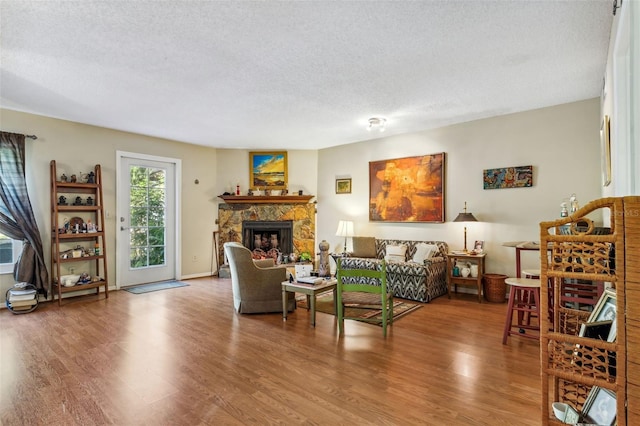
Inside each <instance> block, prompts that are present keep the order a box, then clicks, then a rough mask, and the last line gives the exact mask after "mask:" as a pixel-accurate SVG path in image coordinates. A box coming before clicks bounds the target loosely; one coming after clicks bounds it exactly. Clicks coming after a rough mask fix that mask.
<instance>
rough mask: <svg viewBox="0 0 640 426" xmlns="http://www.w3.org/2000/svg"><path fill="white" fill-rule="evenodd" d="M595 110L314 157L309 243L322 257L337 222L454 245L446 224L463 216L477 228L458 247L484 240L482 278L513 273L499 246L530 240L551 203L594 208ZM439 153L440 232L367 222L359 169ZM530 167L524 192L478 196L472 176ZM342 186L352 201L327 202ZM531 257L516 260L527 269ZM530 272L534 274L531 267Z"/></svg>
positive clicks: (454, 232) (557, 112) (534, 255)
mask: <svg viewBox="0 0 640 426" xmlns="http://www.w3.org/2000/svg"><path fill="white" fill-rule="evenodd" d="M599 112H600V101H599V99H592V100H588V101H582V102H576V103H571V104H566V105H560V106H555V107H550V108H543V109H538V110H534V111H528V112H523V113H518V114H511V115H505V116H500V117H493V118H489V119H484V120H478V121H473V122H469V123H464V124H459V125H454V126H449V127H444V128H439V129H435V130H429V131H424V132H420V133H412V134H406V135H400V136H393V137H388V138H384V139H377V140H371V141H366V142H361V143H356V144H351V145H346V146H339V147H334V148H328V149H323V150H321V151H320V152H319V157H318V176H319V178H318V234H317V238H318V240H322V239H326V240H327V241H329V242H330V243H331V247H332V250H337V249H338V248H339V247H340V246H341V245H342V244H343V243H344V240H342V239H341V238H339V237H336V236H335V231H336V227H337V224H338V221H339V220H341V219H351V220H354V221H355V231H356V234H357V235H368V236H376V237H380V238H399V239H410V240H411V239H419V240H443V241H446V242H447V243H449V245H450V248H451V249H454V250H455V249H461V248H462V245H463V226H464V225H463V224H461V223H454V222H451V221H452V220H453V219H454V218H455V217H456V216H457V214H458V213H459V212H461V211H462V209H463V207H464V202H465V201H467V203H468V209H469V211H470V212H472V213H473V214H474V215H475V217H476V218H477V219H478V220H479V221H481V222H480V223H470V224H467V228H468V244H469V245H470V244H472V243H473V241H474V240H485V250H487V252H488V256H487V272H492V273H504V274H511V275H513V274H514V273H515V257H514V250H513V249H511V248H507V247H503V246H502V244H503V243H504V242H507V241H521V240H530V241H537V240H539V232H540V230H539V223H540V222H541V221H544V220H551V219H555V218H558V217H559V213H560V203H561V202H562V201H563V199H566V198H568V197H569V196H570V195H571V193H576V194H577V197H578V200H579V201H580V203H581V205H583V204H585V203H586V202H588V201H591V200H594V199H597V198H600V196H601V181H600V179H601V178H600V139H599V132H600V125H599ZM438 152H445V153H446V172H445V175H446V177H445V181H446V183H445V212H446V222H445V223H441V224H440V223H415V224H408V223H381V222H369V219H368V204H369V200H368V199H369V186H368V185H369V177H368V167H369V164H368V163H369V161H377V160H385V159H392V158H401V157H410V156H416V155H425V154H432V153H438ZM523 165H533V168H534V176H533V179H534V185H533V187H531V188H513V189H493V190H484V189H483V182H482V171H483V170H484V169H488V168H496V167H509V166H523ZM337 177H351V178H352V193H351V194H340V195H337V194H335V178H337ZM538 256H539V253H538V252H528V253H524V254H523V266H524V267H526V268H531V267H535V266H536V264H538ZM538 267H539V265H538Z"/></svg>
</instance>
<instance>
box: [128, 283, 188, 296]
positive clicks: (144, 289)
mask: <svg viewBox="0 0 640 426" xmlns="http://www.w3.org/2000/svg"><path fill="white" fill-rule="evenodd" d="M188 285H189V284H187V283H183V282H182V281H164V282H161V283H151V284H142V285H137V286H135V287H127V288H123V290H124V291H128V292H129V293H133V294H142V293H150V292H152V291H158V290H166V289H168V288H176V287H186V286H188Z"/></svg>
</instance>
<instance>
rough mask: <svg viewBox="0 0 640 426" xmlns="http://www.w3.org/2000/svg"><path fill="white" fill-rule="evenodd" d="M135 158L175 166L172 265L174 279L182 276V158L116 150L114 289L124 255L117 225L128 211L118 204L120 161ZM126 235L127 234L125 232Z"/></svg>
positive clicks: (118, 283)
mask: <svg viewBox="0 0 640 426" xmlns="http://www.w3.org/2000/svg"><path fill="white" fill-rule="evenodd" d="M125 157H126V158H135V159H140V160H147V161H159V162H163V163H171V164H173V165H174V167H175V197H174V203H175V206H174V207H175V223H174V224H173V225H174V227H175V231H176V247H175V250H174V253H175V259H173V262H174V265H175V271H176V279H181V278H182V262H181V261H180V259H182V229H181V226H180V224H181V223H182V221H181V217H182V211H181V209H180V206H181V203H180V200H181V199H182V160H180V159H179V158H170V157H159V156H157V155H147V154H139V153H137V152H128V151H116V194H115V195H116V197H115V198H116V217H115V219H116V226H115V228H114V229H115V232H116V242H115V247H116V289H120V285H121V282H120V277H121V275H120V273H119V266H120V264H121V263H120V262H121V261H122V256H124V255H125V253H121V252H120V250H118V244H119V241H118V238H121V235H122V233H120V232H118V229H119V228H118V226H120V223H119V222H118V221H119V218H120V217H123V216H125V212H126V215H128V214H129V213H128V212H129V206H128V205H126V206H121V205H120V204H119V200H120V198H119V194H122V193H123V191H124V190H125V189H124V185H125V182H123V181H122V179H121V178H120V176H121V172H122V170H121V163H122V159H123V158H125ZM127 235H128V234H127Z"/></svg>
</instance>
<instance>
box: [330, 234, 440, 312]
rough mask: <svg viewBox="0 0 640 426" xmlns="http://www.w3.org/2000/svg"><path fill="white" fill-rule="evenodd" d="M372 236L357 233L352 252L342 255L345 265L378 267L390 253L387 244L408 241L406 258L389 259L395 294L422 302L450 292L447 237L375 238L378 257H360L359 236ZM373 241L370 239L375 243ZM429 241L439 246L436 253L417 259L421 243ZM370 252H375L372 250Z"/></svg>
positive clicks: (389, 278)
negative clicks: (437, 239)
mask: <svg viewBox="0 0 640 426" xmlns="http://www.w3.org/2000/svg"><path fill="white" fill-rule="evenodd" d="M363 238H369V239H370V240H373V239H372V238H370V237H354V239H353V243H354V251H353V253H351V254H349V256H347V257H344V258H342V266H343V268H347V269H376V268H377V265H378V264H379V263H380V261H381V260H382V259H384V258H385V255H386V254H387V245H393V246H398V245H406V246H407V250H406V253H405V256H404V261H401V260H388V261H387V285H388V286H389V287H390V288H391V290H392V291H393V295H394V296H395V297H399V298H402V299H410V300H416V301H418V302H430V301H431V300H432V299H434V298H436V297H438V296H442V295H443V294H446V293H447V272H446V269H447V262H446V254H447V252H448V250H449V247H448V245H447V243H445V242H444V241H410V240H385V239H377V238H376V239H375V252H376V257H359V254H360V253H358V252H359V251H360V252H361V253H362V251H361V250H359V249H358V248H357V246H358V244H359V239H363ZM371 243H372V241H370V242H369V244H371ZM419 243H426V244H431V245H434V246H437V248H438V250H437V251H435V252H434V253H433V255H432V257H430V258H428V259H425V260H424V261H423V262H422V263H416V262H413V261H412V259H413V256H414V254H415V253H416V250H417V247H416V246H417V245H418V244H419ZM369 254H373V253H372V250H369Z"/></svg>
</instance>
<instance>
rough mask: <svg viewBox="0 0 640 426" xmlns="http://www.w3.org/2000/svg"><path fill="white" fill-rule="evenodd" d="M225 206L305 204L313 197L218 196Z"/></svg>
mask: <svg viewBox="0 0 640 426" xmlns="http://www.w3.org/2000/svg"><path fill="white" fill-rule="evenodd" d="M218 197H220V198H222V199H223V200H224V202H225V203H227V204H306V203H308V202H309V200H311V199H312V198H313V197H315V195H218Z"/></svg>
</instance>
